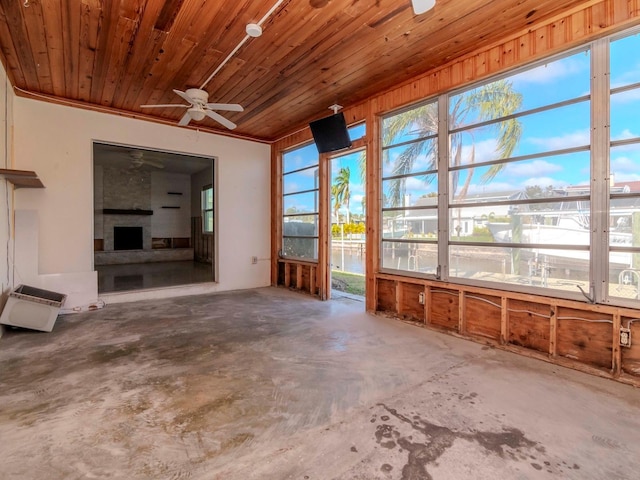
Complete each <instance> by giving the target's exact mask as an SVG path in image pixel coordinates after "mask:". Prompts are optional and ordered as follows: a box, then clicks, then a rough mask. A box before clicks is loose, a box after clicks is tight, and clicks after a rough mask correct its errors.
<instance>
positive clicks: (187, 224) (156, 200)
mask: <svg viewBox="0 0 640 480" xmlns="http://www.w3.org/2000/svg"><path fill="white" fill-rule="evenodd" d="M167 192H180V193H182V195H169V194H168V193H167ZM162 207H180V208H177V209H172V208H162ZM151 210H153V215H151V236H152V237H154V238H156V237H161V238H162V237H183V238H184V237H186V238H189V237H190V236H191V175H188V174H186V173H167V172H152V173H151Z"/></svg>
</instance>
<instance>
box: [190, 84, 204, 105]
mask: <svg viewBox="0 0 640 480" xmlns="http://www.w3.org/2000/svg"><path fill="white" fill-rule="evenodd" d="M185 93H186V94H187V95H188V96H189V97H190V98H191V100H193V103H194V105H205V104H206V103H207V102H208V101H209V94H208V93H207V92H206V91H204V90H200V89H199V88H189V89H187V91H186V92H185Z"/></svg>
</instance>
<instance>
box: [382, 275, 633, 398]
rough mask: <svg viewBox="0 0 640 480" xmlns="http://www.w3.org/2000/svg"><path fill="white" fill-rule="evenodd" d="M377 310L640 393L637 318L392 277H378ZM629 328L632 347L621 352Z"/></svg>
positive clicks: (601, 308)
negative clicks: (637, 389) (622, 334)
mask: <svg viewBox="0 0 640 480" xmlns="http://www.w3.org/2000/svg"><path fill="white" fill-rule="evenodd" d="M375 310H376V312H378V313H385V314H388V315H391V316H394V317H398V318H402V319H405V320H409V321H411V322H412V323H418V324H420V325H423V326H425V327H428V328H433V329H435V330H438V331H442V332H447V333H451V334H453V335H456V336H462V337H464V338H468V339H471V340H474V341H478V342H481V343H486V344H489V345H493V346H496V347H498V348H503V349H505V350H510V351H513V352H517V353H520V354H523V355H526V356H529V357H534V358H538V359H541V360H545V361H549V362H552V363H556V364H559V365H562V366H566V367H570V368H574V369H577V370H581V371H585V372H587V373H591V374H596V375H599V376H604V377H609V378H614V379H617V380H620V381H622V382H625V383H630V384H633V385H636V386H640V312H638V311H637V310H633V309H626V308H620V307H614V306H607V305H591V304H586V303H582V302H578V301H573V300H564V299H559V298H552V297H543V296H537V295H530V294H522V293H515V292H509V291H499V290H494V289H489V288H479V287H471V286H464V285H458V284H451V283H445V282H438V281H431V280H422V279H413V278H407V277H400V276H394V275H386V274H378V275H376V308H375ZM636 319H638V321H637V322H636V321H635V320H636ZM621 327H623V329H626V328H628V329H629V330H630V335H631V339H632V341H631V346H630V347H625V346H621V344H620V332H621ZM633 339H637V341H636V342H635V343H634V342H633Z"/></svg>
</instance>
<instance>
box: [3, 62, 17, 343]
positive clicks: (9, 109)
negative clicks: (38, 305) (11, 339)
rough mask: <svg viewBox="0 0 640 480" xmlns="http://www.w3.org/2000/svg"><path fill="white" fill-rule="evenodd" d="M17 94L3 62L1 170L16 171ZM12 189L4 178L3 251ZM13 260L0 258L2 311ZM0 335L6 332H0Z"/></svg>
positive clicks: (9, 238)
mask: <svg viewBox="0 0 640 480" xmlns="http://www.w3.org/2000/svg"><path fill="white" fill-rule="evenodd" d="M13 99H14V95H13V91H12V89H11V84H10V83H9V81H8V79H7V75H6V73H5V71H4V68H3V66H2V63H0V168H13V166H12V164H11V154H10V152H11V148H12V145H11V142H12V139H11V126H12V124H13ZM11 191H12V187H11V184H10V183H9V182H7V181H6V180H5V179H0V249H1V250H3V251H6V252H11V251H13V235H12V232H11V228H12V227H11V225H12V222H13V201H12V194H11ZM11 262H12V258H10V257H9V255H7V254H6V253H5V254H2V255H0V296H1V299H0V308H1V307H2V306H4V302H5V300H6V298H7V295H8V294H9V292H11V290H12V287H13V269H12V266H11ZM0 336H2V330H1V329H0Z"/></svg>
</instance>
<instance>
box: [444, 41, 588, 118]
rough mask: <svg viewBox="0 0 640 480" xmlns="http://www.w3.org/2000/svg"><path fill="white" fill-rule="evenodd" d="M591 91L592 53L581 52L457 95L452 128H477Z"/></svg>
mask: <svg viewBox="0 0 640 480" xmlns="http://www.w3.org/2000/svg"><path fill="white" fill-rule="evenodd" d="M559 85H562V88H558V86H559ZM589 91H590V54H589V51H583V52H578V53H576V54H574V55H571V56H569V57H564V58H561V59H558V60H554V61H552V62H549V63H546V64H543V65H539V66H537V67H533V68H530V69H528V70H525V71H523V72H520V73H517V74H515V75H511V76H510V77H508V78H506V79H501V80H497V81H495V82H491V83H488V84H485V85H481V86H479V87H476V88H474V89H472V90H467V91H465V92H462V93H460V94H459V95H453V96H452V97H451V98H450V100H449V117H450V121H449V125H451V126H452V127H451V128H460V127H462V126H465V125H473V124H476V123H480V122H484V121H486V120H491V119H494V118H500V117H504V116H506V115H510V114H513V113H517V112H524V111H527V110H531V109H534V108H538V107H543V106H546V105H552V104H554V103H559V102H562V101H565V100H571V99H574V98H578V97H581V96H584V95H588V94H589Z"/></svg>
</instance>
